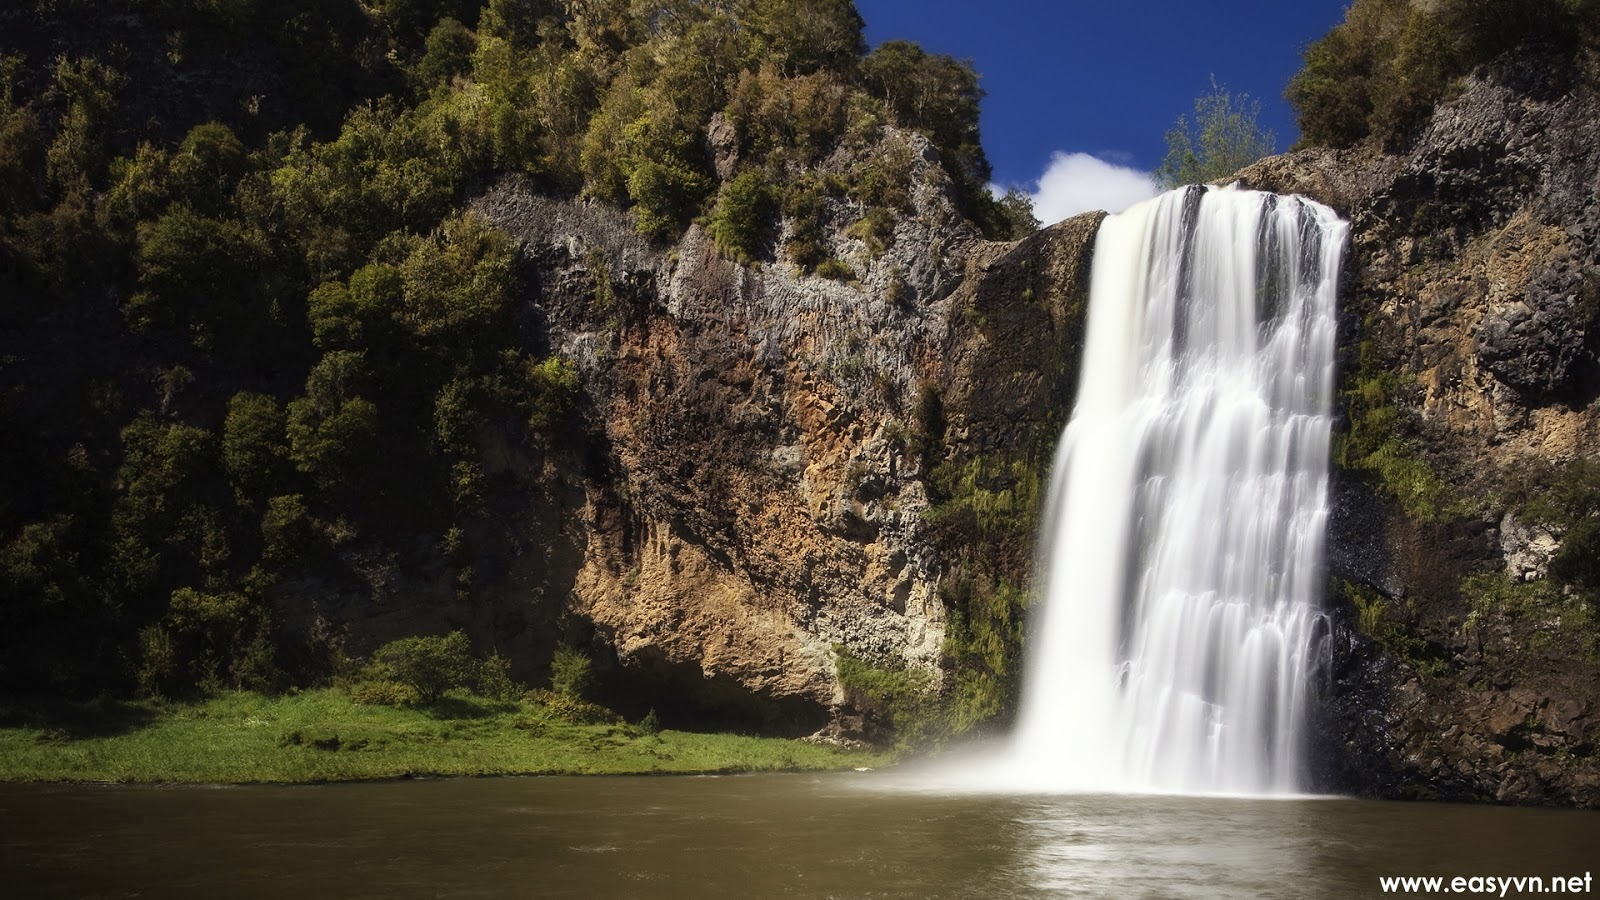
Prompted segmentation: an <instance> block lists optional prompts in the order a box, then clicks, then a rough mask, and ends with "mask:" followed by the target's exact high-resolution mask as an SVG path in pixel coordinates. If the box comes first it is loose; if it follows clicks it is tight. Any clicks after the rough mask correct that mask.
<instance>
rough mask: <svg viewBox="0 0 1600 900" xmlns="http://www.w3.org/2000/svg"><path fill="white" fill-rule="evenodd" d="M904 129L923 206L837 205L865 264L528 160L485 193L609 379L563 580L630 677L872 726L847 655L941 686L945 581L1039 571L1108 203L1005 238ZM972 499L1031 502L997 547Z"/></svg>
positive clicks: (619, 678) (540, 318) (564, 335)
mask: <svg viewBox="0 0 1600 900" xmlns="http://www.w3.org/2000/svg"><path fill="white" fill-rule="evenodd" d="M883 140H884V142H885V143H892V144H899V145H903V146H904V147H908V148H909V149H910V151H911V153H910V156H911V158H912V160H913V172H912V178H911V183H912V184H913V185H914V189H913V191H912V192H911V199H910V204H911V211H910V212H909V213H908V214H906V215H903V216H902V217H900V219H899V220H898V222H897V223H896V225H895V229H894V234H893V236H892V238H891V240H890V241H888V242H886V243H887V244H888V246H887V247H873V246H869V244H868V243H866V242H865V241H864V240H862V239H858V238H854V237H850V236H848V234H847V229H846V227H845V226H847V225H848V224H849V223H850V222H851V221H852V220H853V218H854V216H853V215H852V214H851V213H852V210H850V209H849V208H847V207H848V202H849V201H848V200H845V199H838V200H835V201H833V202H832V205H831V206H830V207H828V208H827V209H826V210H825V212H824V216H825V219H826V221H825V222H823V223H822V224H823V225H824V229H823V231H824V233H826V234H827V235H828V236H829V240H830V242H831V243H830V246H829V248H828V250H829V252H830V253H831V255H833V256H834V257H836V258H837V259H839V260H842V261H843V262H844V263H846V264H847V265H848V267H849V270H850V273H851V274H850V277H848V278H824V277H820V276H817V275H802V274H801V273H800V272H799V270H797V269H796V268H795V267H794V266H792V265H791V264H789V263H787V262H785V261H782V260H780V259H774V258H770V257H769V258H768V259H766V260H763V261H757V262H756V263H754V264H748V265H747V264H741V263H737V262H734V261H732V260H730V259H728V258H725V257H724V256H723V255H721V254H719V253H718V251H717V249H716V248H715V245H714V244H713V242H712V241H711V240H710V238H709V237H708V235H707V234H706V232H705V231H704V230H703V229H702V228H701V227H700V226H695V227H693V228H691V229H690V231H689V232H688V234H687V235H686V236H685V237H684V238H683V239H682V240H681V241H680V242H678V243H677V244H675V245H674V246H671V247H665V246H658V245H654V244H652V243H650V242H648V241H646V240H645V239H643V238H641V237H639V236H638V234H637V231H636V229H635V227H634V224H633V222H632V221H631V219H630V217H629V216H628V215H626V214H623V213H620V212H618V211H616V210H614V209H612V208H609V207H606V206H604V205H598V204H586V203H583V202H580V201H568V200H554V199H550V198H548V197H544V196H541V195H540V194H538V193H537V192H536V191H534V190H532V189H531V188H530V186H528V185H527V184H525V183H523V182H519V181H515V180H513V181H508V182H504V183H502V184H500V185H499V186H498V187H496V188H494V189H493V190H491V191H490V192H489V193H488V194H487V195H486V196H484V197H483V198H482V199H481V200H480V201H479V202H478V204H477V206H478V209H479V211H480V212H482V213H483V214H484V215H486V216H487V217H488V218H490V219H491V220H492V221H494V222H495V223H497V224H498V225H500V226H501V227H503V228H505V229H506V230H508V231H509V232H510V233H511V234H513V235H514V236H515V237H516V238H517V239H518V240H519V241H520V242H521V244H522V247H523V249H524V252H525V255H526V256H527V258H528V259H529V261H530V264H531V265H532V267H533V268H534V269H535V271H536V278H535V281H536V283H537V285H538V288H537V291H536V293H535V295H534V296H530V297H528V298H527V304H528V309H529V313H530V315H532V316H533V317H534V318H536V319H537V322H538V327H539V328H540V329H541V330H542V331H543V332H544V333H545V334H547V335H548V340H549V342H550V345H551V349H552V350H553V351H555V352H557V353H559V354H561V355H563V356H565V357H567V358H570V359H572V360H574V361H575V362H576V364H577V368H578V371H579V373H580V376H581V383H582V385H583V393H584V398H585V402H584V419H585V421H586V422H587V423H588V426H587V430H586V432H585V435H584V437H583V443H584V445H585V449H584V450H583V452H582V454H581V455H584V456H586V457H588V458H590V459H591V460H593V461H594V462H593V464H592V465H590V466H588V467H587V470H586V471H585V473H584V474H583V475H582V477H581V478H579V479H578V483H580V484H581V500H580V501H578V502H573V503H571V504H570V508H569V509H567V510H566V521H565V522H564V523H563V524H562V526H561V528H562V531H563V532H564V533H565V535H566V540H565V541H564V542H563V543H565V544H567V545H568V546H569V547H570V548H571V549H572V552H573V554H574V555H573V565H572V566H571V567H570V568H568V569H562V570H559V571H557V572H555V573H554V574H551V575H549V576H545V577H544V578H543V580H542V582H541V585H540V589H539V591H538V593H539V594H540V595H544V596H548V595H551V594H554V595H556V596H561V597H563V598H564V599H563V600H562V601H561V603H562V605H561V611H560V614H559V616H560V617H561V619H562V621H563V622H564V623H565V625H564V626H563V627H565V628H566V629H567V630H568V631H569V632H575V633H577V634H578V636H579V637H580V639H586V642H587V643H588V644H589V645H590V646H591V647H592V648H593V649H594V650H595V651H596V652H597V653H599V654H601V655H602V656H603V657H605V658H607V660H608V661H609V659H610V658H611V657H612V656H614V658H615V662H616V666H615V667H613V668H612V669H611V674H612V677H613V679H614V680H615V681H616V682H617V683H619V684H620V685H621V686H622V687H623V688H624V690H623V691H621V692H622V693H626V694H627V695H630V696H632V697H634V698H639V699H641V700H642V701H645V702H650V703H653V704H654V705H657V706H660V707H663V708H673V709H688V710H694V709H696V708H698V710H699V711H700V712H701V713H710V714H713V715H716V716H719V717H722V718H729V717H732V718H734V719H736V720H739V721H744V722H747V723H751V724H756V725H760V726H762V727H764V728H767V729H771V730H777V731H781V732H786V733H799V734H805V733H812V732H815V731H817V730H819V729H823V728H825V727H829V726H832V727H833V728H835V729H837V728H840V727H841V726H842V728H843V730H844V731H846V732H851V733H857V732H859V731H860V729H861V728H862V727H863V723H862V722H861V721H860V719H859V710H858V708H859V707H861V706H862V705H863V704H860V703H854V702H852V701H853V700H855V699H859V698H851V697H848V696H847V695H846V691H845V689H844V687H843V686H842V685H841V683H840V679H839V677H838V674H837V661H838V659H839V656H840V654H847V655H849V656H851V657H854V658H857V659H860V660H862V661H865V662H866V663H868V664H869V665H872V666H876V667H881V668H885V669H889V670H903V671H907V672H920V673H924V675H925V676H926V677H927V678H928V679H929V680H930V681H931V682H932V683H933V684H935V685H937V684H938V683H939V681H940V680H941V678H943V677H944V676H945V675H946V674H947V670H948V669H949V668H951V667H952V666H951V663H952V662H953V660H951V659H950V658H949V657H950V654H951V653H952V652H954V651H952V648H951V642H950V641H949V640H948V636H949V635H948V632H949V627H950V616H951V614H952V610H953V611H954V612H955V614H956V615H958V616H960V617H962V619H963V622H962V627H964V628H968V629H970V628H971V626H972V623H971V622H970V621H969V620H970V619H971V617H972V614H971V613H970V612H969V611H968V610H965V609H963V608H961V601H960V600H959V599H958V600H957V601H950V598H949V596H948V594H949V591H948V590H945V591H944V592H941V585H945V586H946V587H948V585H949V583H951V580H952V578H953V577H954V578H955V580H956V581H959V582H960V583H961V584H963V585H965V586H966V587H967V588H968V590H967V591H966V595H970V594H971V593H972V590H971V587H972V584H973V582H974V581H975V580H976V582H977V583H978V591H979V593H980V594H981V593H983V591H984V590H988V591H989V592H990V593H992V591H993V589H994V587H995V586H996V585H997V584H998V583H1000V582H1002V581H1008V582H1009V583H1011V584H1019V583H1021V582H1023V581H1024V580H1025V579H1026V575H1027V569H1028V563H1029V559H1030V553H1031V545H1030V544H1031V530H1032V520H1033V517H1034V514H1035V513H1034V509H1033V505H1032V503H1033V499H1032V495H1031V493H1029V494H1028V495H1026V496H1023V495H1022V492H1021V491H1019V490H1018V485H1017V483H1018V482H1019V481H1026V482H1028V483H1029V484H1031V485H1036V482H1037V471H1038V470H1039V469H1040V468H1041V467H1042V465H1041V460H1042V459H1044V458H1047V456H1048V453H1049V451H1050V447H1051V445H1052V444H1053V441H1054V431H1055V429H1057V428H1058V427H1059V425H1060V422H1061V414H1062V411H1063V410H1064V408H1065V403H1066V401H1067V398H1068V397H1069V396H1070V388H1071V381H1072V379H1073V378H1074V377H1075V371H1074V368H1075V367H1074V366H1073V365H1072V364H1071V363H1072V360H1073V359H1074V357H1075V354H1076V347H1077V341H1078V339H1079V337H1078V336H1079V334H1080V332H1081V319H1082V309H1083V303H1084V296H1085V290H1086V279H1087V266H1086V262H1087V259H1088V252H1089V248H1090V240H1091V238H1092V235H1093V232H1094V227H1095V224H1096V222H1097V219H1096V218H1095V217H1087V218H1083V219H1079V220H1074V221H1072V222H1069V223H1064V224H1063V225H1061V226H1058V227H1056V228H1053V229H1049V230H1047V231H1045V232H1043V233H1041V234H1039V235H1037V236H1035V237H1033V238H1031V239H1029V240H1027V241H1023V242H1021V243H1019V244H993V243H990V242H986V241H983V240H982V239H981V238H980V237H979V235H978V234H977V232H976V230H975V229H973V228H972V226H971V225H969V224H968V223H967V222H966V220H965V219H963V218H962V217H961V216H960V215H959V214H958V212H957V209H956V206H955V202H956V201H955V194H954V192H953V190H952V185H951V184H950V180H949V177H948V176H947V175H946V174H945V172H944V170H943V169H942V168H941V167H940V165H939V163H938V159H937V156H936V153H935V151H934V149H933V148H932V146H931V145H930V144H929V143H928V142H927V141H926V139H924V138H922V137H921V136H919V135H916V134H912V133H908V132H900V131H897V130H895V129H888V130H887V131H886V133H885V136H884V139H883ZM873 149H874V151H875V152H876V151H877V150H881V149H882V148H873ZM855 162H857V161H856V160H853V159H837V160H831V161H829V163H828V164H827V165H828V166H831V167H832V168H836V169H844V168H847V167H848V166H849V165H851V164H853V163H855ZM784 227H785V229H786V230H787V229H792V228H793V223H789V222H786V223H785V226H784ZM782 237H783V236H782V235H780V236H779V238H778V243H779V245H781V243H782ZM486 456H487V457H489V458H498V459H499V460H500V462H499V466H500V467H501V468H502V469H504V468H507V467H515V466H516V465H518V464H519V462H518V460H515V459H513V458H512V457H511V456H510V455H508V454H504V453H499V454H497V453H494V452H488V453H486ZM524 462H525V461H524ZM941 467H942V468H941ZM936 469H938V470H939V471H940V473H941V475H940V477H937V478H936V477H935V470H936ZM490 474H491V475H493V474H494V473H493V472H490ZM974 494H977V495H981V496H983V497H987V498H990V499H991V500H993V499H995V498H999V500H998V502H999V503H1000V504H1001V505H1002V506H1005V507H1006V512H1007V514H1008V516H1009V517H1010V518H1011V519H1012V520H1014V521H1011V522H1007V523H1005V524H1006V525H1007V526H1008V530H1006V533H1005V534H1004V535H1001V536H1000V537H996V538H994V543H992V544H989V545H986V546H971V545H970V544H969V543H968V542H969V541H970V540H972V539H973V537H974V535H975V534H980V533H983V534H988V533H987V532H982V529H981V528H980V527H979V525H978V524H977V523H976V521H975V516H974V515H973V511H972V510H971V509H970V508H967V507H963V506H962V501H963V500H966V501H969V502H968V504H967V506H968V507H970V501H971V500H972V498H973V496H974ZM576 498H577V495H576V494H574V499H575V500H576ZM941 513H942V514H941ZM964 525H965V526H968V527H963V526H964ZM569 579H570V580H569ZM531 597H532V595H531V594H528V593H524V596H523V597H522V598H521V599H519V598H518V597H517V594H516V592H515V591H512V592H509V593H507V594H505V595H504V596H503V597H502V600H501V602H509V603H512V604H516V603H519V602H520V603H523V604H528V603H533V602H534V601H533V600H532V599H531ZM1002 612H1003V614H1007V615H1008V614H1010V610H1003V611H1002ZM1011 626H1012V627H1013V629H1014V627H1015V625H1014V623H1011ZM1014 638H1015V634H1014V633H1012V634H1011V635H1010V639H1011V640H1010V642H1011V643H1013V644H1014V643H1015V641H1014Z"/></svg>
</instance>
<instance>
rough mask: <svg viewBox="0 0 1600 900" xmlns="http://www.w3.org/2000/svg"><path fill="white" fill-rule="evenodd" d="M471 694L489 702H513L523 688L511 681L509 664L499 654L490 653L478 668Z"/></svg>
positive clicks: (520, 694)
mask: <svg viewBox="0 0 1600 900" xmlns="http://www.w3.org/2000/svg"><path fill="white" fill-rule="evenodd" d="M472 690H473V693H475V694H477V695H478V696H480V697H487V698H489V699H490V700H515V699H517V698H518V697H520V696H522V693H523V691H524V688H523V686H522V685H520V684H517V683H516V682H515V681H513V680H512V679H511V662H510V660H507V659H506V658H505V657H504V656H501V655H500V654H499V653H492V654H490V655H489V658H488V659H486V660H484V661H483V662H482V663H480V664H479V666H478V673H477V676H476V677H474V678H473V680H472Z"/></svg>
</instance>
